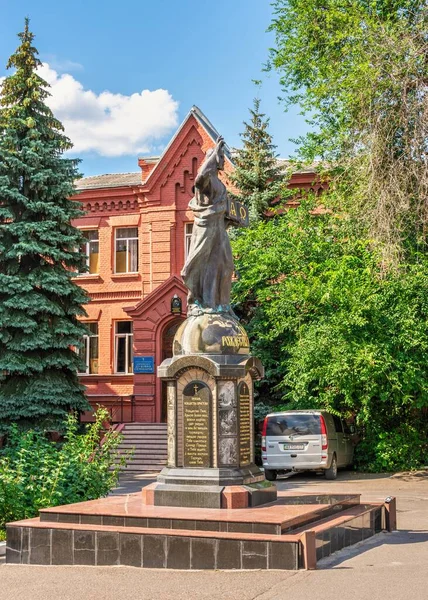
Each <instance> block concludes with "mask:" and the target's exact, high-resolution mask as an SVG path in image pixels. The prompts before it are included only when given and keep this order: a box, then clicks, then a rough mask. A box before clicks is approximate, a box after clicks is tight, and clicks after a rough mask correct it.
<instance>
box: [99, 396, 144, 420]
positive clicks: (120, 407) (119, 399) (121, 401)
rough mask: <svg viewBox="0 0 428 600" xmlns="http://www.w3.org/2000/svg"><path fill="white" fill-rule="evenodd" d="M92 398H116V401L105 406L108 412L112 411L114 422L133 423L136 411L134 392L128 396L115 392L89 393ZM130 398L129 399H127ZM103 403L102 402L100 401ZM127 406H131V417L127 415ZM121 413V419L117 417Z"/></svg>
mask: <svg viewBox="0 0 428 600" xmlns="http://www.w3.org/2000/svg"><path fill="white" fill-rule="evenodd" d="M91 398H100V399H101V398H106V399H107V398H115V399H116V402H113V404H110V403H109V405H108V406H104V407H105V408H106V409H107V410H108V412H109V413H110V418H111V422H112V423H132V422H133V421H134V412H135V396H134V394H129V395H126V396H116V395H115V394H91V395H89V394H88V399H89V400H90V399H91ZM126 398H129V401H127V400H125V399H126ZM100 404H102V402H100ZM127 408H130V409H131V410H130V415H129V419H128V418H127V417H128V416H127V415H126V410H125V409H127ZM118 414H119V416H120V419H117V415H118Z"/></svg>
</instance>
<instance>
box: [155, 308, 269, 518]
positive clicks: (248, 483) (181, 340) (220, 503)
mask: <svg viewBox="0 0 428 600" xmlns="http://www.w3.org/2000/svg"><path fill="white" fill-rule="evenodd" d="M173 347H174V356H173V358H171V359H167V360H165V361H164V362H163V363H162V365H160V367H159V369H158V376H159V377H160V378H161V379H162V380H163V381H166V382H167V389H168V463H167V467H166V468H165V469H163V471H162V472H161V473H160V475H159V476H158V482H157V483H156V484H154V485H153V486H151V487H150V489H148V490H146V502H150V503H153V504H155V505H158V506H195V507H206V508H222V507H224V508H233V507H235V506H239V507H240V508H242V507H244V505H245V506H256V505H258V504H263V503H266V502H272V501H274V500H275V499H276V488H275V486H274V485H272V484H271V483H269V482H267V481H266V480H265V478H264V474H263V472H262V471H261V470H260V469H259V468H258V467H257V466H256V465H255V464H254V425H253V424H254V419H253V382H254V380H255V379H258V378H260V377H262V376H263V366H262V364H261V363H260V361H259V360H258V359H256V358H254V357H252V356H250V354H249V342H248V337H247V334H246V332H245V330H244V329H243V327H242V326H241V325H240V324H239V323H238V321H236V320H235V319H232V318H230V317H224V316H222V315H216V314H212V315H210V314H204V315H200V316H198V317H189V318H188V319H187V320H186V321H185V322H184V323H183V324H182V325H181V327H180V328H179V330H178V331H177V334H176V336H175V338H174V345H173ZM232 488H233V489H232Z"/></svg>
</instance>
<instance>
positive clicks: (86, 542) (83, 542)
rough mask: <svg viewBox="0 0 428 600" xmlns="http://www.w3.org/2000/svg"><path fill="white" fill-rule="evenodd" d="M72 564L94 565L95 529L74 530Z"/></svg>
mask: <svg viewBox="0 0 428 600" xmlns="http://www.w3.org/2000/svg"><path fill="white" fill-rule="evenodd" d="M74 564H75V565H95V531H78V530H75V531H74Z"/></svg>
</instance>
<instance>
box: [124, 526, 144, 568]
mask: <svg viewBox="0 0 428 600" xmlns="http://www.w3.org/2000/svg"><path fill="white" fill-rule="evenodd" d="M142 540H143V536H142V535H138V534H135V533H120V534H119V564H120V565H127V566H130V567H141V561H142V546H141V542H142Z"/></svg>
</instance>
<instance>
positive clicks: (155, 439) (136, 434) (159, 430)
mask: <svg viewBox="0 0 428 600" xmlns="http://www.w3.org/2000/svg"><path fill="white" fill-rule="evenodd" d="M121 433H122V435H123V440H122V443H121V444H120V446H119V451H120V452H121V454H123V453H125V452H127V451H129V450H131V451H133V456H132V458H131V459H130V460H128V461H127V464H126V466H125V468H124V470H123V472H126V473H142V472H144V471H160V470H161V469H162V468H163V467H164V466H165V465H166V460H167V425H166V423H125V424H124V425H123V428H122V430H121Z"/></svg>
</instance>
